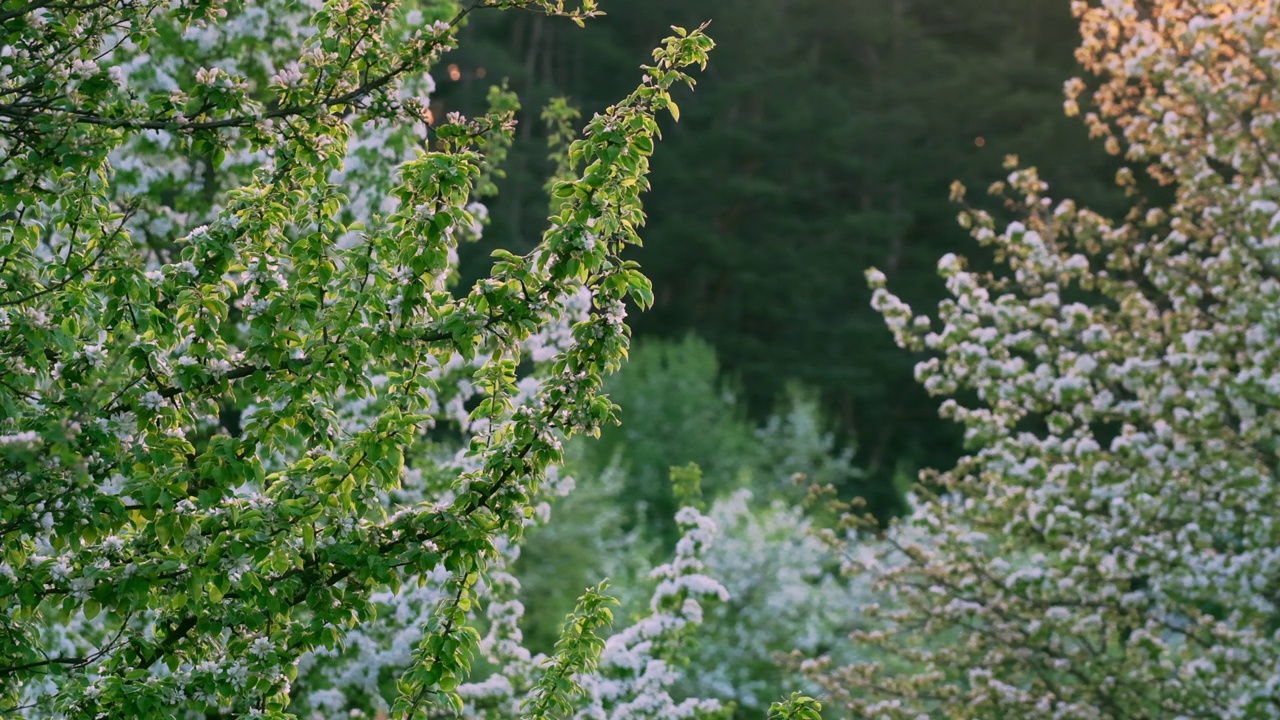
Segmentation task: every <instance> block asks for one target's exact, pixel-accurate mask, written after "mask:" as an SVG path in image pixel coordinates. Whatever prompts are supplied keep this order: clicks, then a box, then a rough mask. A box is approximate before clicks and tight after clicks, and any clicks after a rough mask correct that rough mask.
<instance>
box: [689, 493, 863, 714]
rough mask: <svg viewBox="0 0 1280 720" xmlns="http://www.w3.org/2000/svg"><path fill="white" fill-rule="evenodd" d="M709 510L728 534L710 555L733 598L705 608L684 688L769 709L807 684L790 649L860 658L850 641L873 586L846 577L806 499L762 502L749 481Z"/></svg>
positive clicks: (740, 708) (746, 708)
mask: <svg viewBox="0 0 1280 720" xmlns="http://www.w3.org/2000/svg"><path fill="white" fill-rule="evenodd" d="M707 515H708V516H709V517H710V518H711V519H712V520H713V521H714V522H715V523H716V526H717V527H719V529H720V533H719V538H718V539H717V540H716V542H715V543H714V544H712V546H711V548H710V549H709V550H708V551H707V553H706V555H705V557H704V559H703V562H704V563H705V565H706V572H707V573H708V574H709V575H710V576H712V577H715V578H717V579H719V580H721V582H723V583H724V585H725V589H726V590H727V591H728V596H729V598H728V600H727V601H726V602H724V603H721V604H717V605H715V606H713V607H712V608H711V609H710V610H709V611H707V614H706V620H705V623H704V625H703V629H702V631H701V632H700V633H699V634H698V639H697V645H696V648H695V649H694V650H693V651H692V653H691V655H692V661H691V662H690V663H689V665H688V667H687V668H686V669H685V671H684V677H683V678H682V681H681V687H685V688H689V689H690V690H691V691H692V690H694V689H696V690H697V692H699V693H702V694H705V695H709V696H712V697H717V698H720V699H721V700H723V701H725V702H726V703H728V702H732V703H733V704H734V705H735V706H736V712H737V716H738V717H754V718H759V717H764V716H765V714H766V712H767V710H768V708H769V705H770V703H772V702H773V701H775V700H777V699H778V698H779V697H781V696H783V695H784V691H789V690H792V689H795V688H797V687H800V686H801V685H802V684H804V682H805V681H804V679H803V677H802V676H801V675H800V674H799V673H798V672H796V670H795V668H794V667H793V663H791V662H790V661H789V659H788V656H789V655H790V654H791V653H793V652H795V653H799V654H801V655H808V656H814V655H819V654H823V655H827V656H828V657H833V658H838V659H839V660H842V661H851V660H853V659H855V655H853V652H854V648H852V647H851V646H850V645H849V644H848V643H847V642H843V639H844V637H845V636H846V635H847V634H848V633H849V632H850V631H851V630H853V629H854V628H855V627H856V623H858V621H859V618H858V616H857V613H856V609H857V608H858V607H859V606H860V605H862V604H864V603H866V602H869V601H870V600H871V599H872V597H873V594H872V593H871V592H870V591H869V588H867V587H866V585H865V583H863V582H860V581H859V580H856V579H854V580H852V581H851V580H850V579H848V578H843V577H841V575H840V572H839V569H840V565H839V562H838V560H837V559H836V557H837V556H834V555H833V553H832V551H831V543H830V541H829V540H827V539H825V538H824V535H825V534H824V533H823V532H822V531H821V529H820V528H818V527H816V526H815V524H814V522H813V521H812V520H811V519H810V518H808V517H806V514H805V511H804V510H803V509H802V508H801V507H799V506H796V505H790V504H787V503H785V502H783V501H782V500H774V501H773V502H770V503H767V504H765V505H764V506H763V507H760V503H758V501H755V500H754V498H753V497H752V493H751V491H750V490H746V489H742V490H738V491H737V492H734V493H733V494H731V495H729V496H728V497H726V498H723V499H721V500H717V501H716V502H714V503H713V504H712V505H711V508H710V510H709V511H708V513H707Z"/></svg>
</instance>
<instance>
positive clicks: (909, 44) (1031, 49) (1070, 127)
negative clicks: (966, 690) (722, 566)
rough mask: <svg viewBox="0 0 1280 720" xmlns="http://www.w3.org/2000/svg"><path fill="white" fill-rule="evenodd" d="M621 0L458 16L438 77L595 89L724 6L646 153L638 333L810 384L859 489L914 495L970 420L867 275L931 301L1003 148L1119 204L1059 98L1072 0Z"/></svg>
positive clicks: (591, 95)
mask: <svg viewBox="0 0 1280 720" xmlns="http://www.w3.org/2000/svg"><path fill="white" fill-rule="evenodd" d="M607 12H608V15H607V16H606V17H604V18H601V19H600V20H599V21H598V22H596V23H593V24H592V26H591V27H590V28H588V30H587V31H586V32H581V33H576V32H570V31H569V30H566V29H565V28H562V27H557V26H555V25H554V24H553V23H550V22H547V21H546V20H545V19H542V18H538V17H536V16H532V15H518V16H501V17H493V16H491V17H487V18H481V19H479V21H478V22H476V23H474V24H473V25H472V26H471V27H469V28H468V30H467V33H468V34H469V36H470V37H471V38H474V40H475V42H474V43H471V44H469V45H464V47H463V49H461V50H459V51H458V52H456V53H454V54H452V55H451V56H450V60H451V61H453V62H454V63H456V67H457V70H458V77H459V80H458V81H456V82H450V81H444V80H442V83H441V88H440V91H439V93H438V95H437V97H438V98H440V99H441V103H442V104H444V106H446V107H447V106H448V103H458V104H460V105H461V106H464V107H465V106H471V105H472V104H474V103H475V102H477V101H478V100H479V99H480V98H481V97H482V96H483V88H484V86H485V85H486V83H487V82H489V81H490V80H491V79H492V78H494V77H510V78H511V83H512V87H513V88H517V89H519V90H521V91H522V92H527V93H532V95H533V96H534V97H537V96H540V95H541V96H550V95H554V94H566V95H568V96H569V97H571V98H573V99H574V100H575V101H577V102H581V103H582V104H583V106H584V107H597V106H599V105H600V104H601V103H605V102H607V99H608V98H610V97H613V96H614V95H616V94H617V92H618V90H619V89H620V88H622V87H624V86H625V85H626V83H628V82H630V81H631V78H632V77H633V76H634V67H635V61H634V57H635V54H636V53H637V52H641V51H642V49H643V48H644V47H646V46H647V45H648V44H650V43H651V42H652V41H653V40H654V39H655V38H659V37H661V35H662V34H663V32H664V29H665V27H666V23H667V22H668V21H669V19H670V18H679V19H682V20H687V19H690V18H704V17H711V18H713V19H714V20H713V25H712V27H714V29H715V33H716V35H717V38H718V40H719V43H720V45H719V49H718V53H719V54H718V58H717V59H718V62H717V63H715V64H714V65H713V66H712V67H711V68H710V69H709V71H708V81H707V82H705V83H702V84H701V85H699V87H698V89H697V92H695V93H685V94H683V95H682V96H680V97H679V101H680V105H681V108H682V120H681V122H680V123H679V124H678V125H675V124H671V125H670V126H669V127H664V132H665V133H666V137H665V142H666V146H667V147H670V148H671V151H670V152H669V153H666V154H664V155H662V156H661V157H658V158H656V159H655V162H654V168H653V172H654V176H653V177H654V184H653V185H654V188H653V190H652V192H651V193H650V194H649V195H648V203H649V207H650V209H651V216H652V222H651V223H650V225H649V227H648V229H647V232H646V235H645V247H644V249H643V250H639V251H633V256H634V257H636V258H638V259H640V260H641V261H642V262H643V263H644V265H645V267H646V269H647V271H648V272H649V273H650V274H651V275H652V277H653V278H654V279H655V287H656V290H655V302H654V308H653V310H652V311H651V312H649V313H647V314H645V315H644V316H641V317H638V318H637V319H636V321H635V329H636V332H637V333H638V334H639V336H640V337H641V338H644V337H651V336H652V337H668V338H678V337H680V336H683V335H684V334H685V333H687V332H689V331H693V332H696V333H697V334H698V335H699V336H701V337H703V338H705V339H707V340H708V341H710V342H711V343H712V345H713V346H714V347H715V348H716V349H717V351H718V353H719V357H720V360H721V363H722V364H723V367H724V370H725V371H726V372H727V373H728V374H730V375H732V376H734V377H736V378H737V379H738V380H739V382H738V383H737V385H736V387H737V388H738V389H739V391H740V392H741V393H742V394H743V395H744V397H745V399H746V401H747V407H748V408H749V412H750V413H751V414H752V415H753V416H754V417H756V418H763V417H764V416H765V415H766V414H767V413H768V412H770V411H771V410H772V409H773V407H774V403H775V402H776V401H777V399H778V397H779V394H780V393H781V391H782V389H783V387H784V386H785V384H786V383H787V382H790V381H795V380H799V381H802V382H804V383H806V384H808V385H810V386H812V387H814V388H816V389H818V390H819V391H820V394H821V397H822V401H823V405H824V407H825V408H826V410H827V411H828V412H829V413H831V414H832V416H833V418H834V419H835V420H836V421H837V422H838V424H839V426H840V427H841V428H842V429H843V433H842V435H843V438H844V440H845V442H849V443H856V445H857V447H858V458H859V463H860V465H862V466H864V467H865V468H867V470H868V474H867V475H866V476H865V477H864V478H863V479H861V480H858V481H856V482H851V484H850V485H848V486H847V487H846V488H845V490H846V492H848V493H849V494H860V495H863V496H865V497H868V498H869V499H870V500H871V502H872V506H873V507H874V508H875V509H876V510H877V512H881V513H888V512H894V511H898V510H900V509H901V506H900V504H899V498H898V496H897V493H895V492H894V490H893V478H894V475H895V473H896V472H897V471H899V470H904V469H905V470H907V471H908V472H911V471H913V470H914V469H917V468H920V467H942V466H945V465H946V464H947V463H948V462H950V461H952V460H954V458H955V456H956V454H957V453H958V452H959V436H958V434H957V433H956V432H955V431H954V430H953V428H952V427H951V426H950V425H949V424H947V423H943V422H941V421H939V420H938V418H937V411H936V402H935V401H932V400H930V399H929V398H928V397H927V396H926V395H925V394H924V393H923V392H922V391H921V390H920V389H919V387H918V386H917V385H916V383H915V382H914V380H913V378H912V375H911V368H912V365H913V364H914V363H915V362H916V360H918V359H919V358H918V357H913V356H912V355H910V354H907V353H903V352H901V351H900V350H898V349H896V348H895V347H894V346H893V343H892V342H891V341H890V338H889V337H888V336H886V335H885V333H884V331H883V325H882V322H881V320H880V318H879V317H878V316H877V315H876V314H875V313H874V312H873V311H872V310H871V309H870V305H869V301H870V293H869V291H868V290H867V288H866V286H865V285H864V284H863V283H862V282H859V281H857V280H856V279H854V278H855V273H857V272H860V271H861V270H862V269H863V268H866V267H868V266H871V265H875V266H877V267H881V268H884V269H885V270H886V272H890V273H891V274H892V275H893V276H894V277H895V278H898V279H899V282H900V284H899V287H900V288H901V292H902V294H903V297H904V299H906V300H907V301H909V302H912V303H913V304H928V303H935V302H937V301H938V300H939V299H940V295H939V291H938V287H937V284H936V282H935V281H934V280H935V276H934V259H935V258H937V257H938V256H939V255H941V254H942V253H944V252H947V251H949V250H952V249H954V248H955V247H957V246H961V245H963V243H964V242H965V234H964V232H963V230H962V229H960V228H959V227H958V226H957V225H956V223H955V215H956V207H955V206H954V205H953V204H952V203H951V202H950V201H949V200H948V199H947V187H948V185H949V184H950V183H951V182H952V181H953V180H957V179H958V180H962V181H964V182H966V183H971V184H977V185H981V184H984V183H985V182H988V181H989V180H990V179H991V178H992V177H995V176H998V174H999V173H1000V169H999V168H1000V162H1001V160H1002V159H1003V157H1004V156H1005V155H1006V154H1010V153H1022V154H1026V155H1029V156H1034V157H1035V158H1036V162H1037V165H1038V166H1039V167H1040V168H1042V172H1043V173H1044V175H1045V176H1046V177H1047V178H1048V179H1049V180H1051V181H1052V182H1054V183H1055V187H1061V188H1063V190H1064V192H1069V193H1071V194H1072V196H1074V197H1080V198H1082V199H1084V200H1087V201H1090V202H1091V203H1092V204H1093V205H1094V206H1097V207H1100V208H1102V209H1104V210H1105V209H1108V208H1111V207H1115V203H1116V199H1117V197H1118V193H1116V192H1114V190H1113V186H1112V185H1111V182H1110V179H1111V176H1112V175H1113V174H1114V170H1115V167H1114V163H1112V162H1111V161H1109V160H1108V158H1107V156H1106V154H1105V153H1104V152H1103V151H1102V149H1101V147H1100V146H1099V145H1098V144H1097V143H1095V142H1090V141H1089V140H1088V138H1087V133H1086V131H1085V129H1084V128H1083V127H1081V126H1080V124H1079V123H1077V122H1074V121H1072V120H1070V119H1068V118H1064V117H1063V116H1062V112H1061V107H1062V83H1063V80H1064V79H1065V78H1067V77H1070V76H1072V75H1074V74H1075V73H1076V72H1077V70H1076V65H1075V62H1074V59H1073V57H1072V52H1073V50H1074V48H1075V47H1076V45H1077V44H1078V37H1079V33H1078V30H1077V28H1076V26H1075V23H1074V20H1073V19H1072V17H1071V14H1070V11H1069V4H1068V3H1066V2H1060V1H1058V0H1030V1H1028V0H961V1H959V2H951V3H937V2H920V1H913V0H837V1H836V2H810V1H809V0H790V1H788V2H773V1H772V0H715V1H714V2H713V1H710V0H691V1H690V0H679V1H672V0H656V1H655V2H645V3H636V2H630V3H617V4H615V5H611V6H609V7H608V8H607ZM478 73H483V75H484V77H482V78H481V77H477V74H478ZM520 132H521V133H523V134H526V135H529V136H537V135H538V134H539V128H538V125H537V124H536V123H532V122H526V123H525V124H524V125H523V127H522V128H521V131H520ZM542 162H543V161H542V160H541V156H540V155H539V154H538V151H537V145H536V144H532V145H530V146H527V147H526V148H524V149H523V151H522V150H521V149H520V148H517V149H516V151H515V152H514V153H513V156H512V164H511V168H510V171H509V174H508V177H507V178H506V180H505V181H503V182H502V183H500V185H501V187H502V191H503V192H502V195H501V197H500V199H499V200H498V202H497V207H501V208H502V212H501V213H500V214H498V215H500V217H498V216H497V215H495V217H496V220H495V223H494V226H493V228H492V229H491V230H490V231H489V234H488V235H487V237H488V238H489V239H490V241H492V242H509V243H520V242H528V240H529V238H531V237H532V235H531V232H532V230H533V227H534V225H535V224H536V222H537V221H538V218H539V212H538V208H540V207H541V204H542V203H543V195H542V186H541V180H540V179H539V175H538V173H539V172H540V171H541V169H542ZM475 271H476V272H478V268H477V269H476V270H475Z"/></svg>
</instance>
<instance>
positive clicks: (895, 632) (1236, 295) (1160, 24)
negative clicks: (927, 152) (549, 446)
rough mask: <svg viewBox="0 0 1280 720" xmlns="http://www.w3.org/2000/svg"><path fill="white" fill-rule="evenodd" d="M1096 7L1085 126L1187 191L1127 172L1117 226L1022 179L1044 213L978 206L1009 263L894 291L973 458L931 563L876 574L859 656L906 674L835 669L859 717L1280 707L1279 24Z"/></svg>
mask: <svg viewBox="0 0 1280 720" xmlns="http://www.w3.org/2000/svg"><path fill="white" fill-rule="evenodd" d="M1073 8H1074V11H1075V13H1076V15H1077V17H1078V18H1079V20H1080V24H1081V31H1082V36H1083V39H1084V41H1083V45H1082V46H1081V48H1080V50H1079V53H1078V57H1079V59H1080V60H1081V62H1082V63H1083V64H1084V65H1085V67H1086V68H1087V69H1088V70H1089V71H1090V72H1092V73H1094V74H1095V75H1096V76H1097V77H1098V78H1099V84H1098V86H1097V88H1096V90H1095V92H1094V94H1093V98H1092V101H1093V102H1092V105H1091V106H1089V105H1085V104H1084V103H1083V101H1082V100H1080V98H1081V96H1082V95H1083V92H1084V88H1085V84H1084V83H1083V82H1082V81H1072V82H1070V83H1068V85H1067V93H1068V103H1067V110H1068V112H1069V113H1073V114H1074V113H1076V112H1080V111H1085V112H1086V115H1085V118H1086V120H1087V121H1088V123H1089V125H1090V127H1091V129H1092V130H1093V132H1094V134H1095V135H1097V136H1099V137H1102V138H1105V140H1106V142H1107V144H1108V146H1109V147H1110V148H1111V149H1112V150H1113V151H1114V152H1117V153H1121V152H1123V156H1124V158H1125V159H1126V160H1127V161H1128V162H1129V163H1130V164H1131V165H1132V166H1133V167H1135V168H1137V169H1139V170H1145V171H1146V172H1147V173H1148V174H1149V175H1150V176H1151V177H1152V178H1153V179H1154V180H1155V181H1157V182H1158V183H1160V184H1161V185H1163V186H1164V188H1162V189H1161V190H1160V192H1158V193H1153V194H1154V195H1155V196H1157V197H1168V198H1170V200H1169V201H1168V202H1167V203H1164V202H1161V203H1154V202H1150V201H1147V200H1144V199H1143V198H1144V196H1143V194H1142V192H1140V191H1139V190H1138V188H1139V184H1138V183H1137V182H1136V180H1135V173H1134V172H1131V171H1129V170H1124V171H1122V172H1121V173H1120V177H1119V180H1120V182H1121V184H1122V185H1125V186H1126V187H1128V188H1130V189H1131V190H1132V191H1133V192H1132V196H1133V198H1134V209H1133V212H1131V213H1130V214H1129V215H1128V216H1127V217H1126V218H1123V219H1119V220H1111V219H1108V218H1104V217H1100V216H1099V215H1098V214H1096V213H1093V212H1090V211H1089V210H1087V209H1086V208H1083V207H1079V206H1077V205H1076V204H1075V203H1073V202H1071V201H1070V200H1057V199H1053V198H1051V197H1050V196H1048V195H1047V194H1046V192H1047V187H1046V184H1045V183H1044V182H1042V181H1041V180H1040V179H1039V178H1038V177H1037V176H1036V174H1035V172H1034V171H1031V170H1015V171H1014V172H1013V173H1012V174H1011V175H1010V176H1009V178H1008V182H1007V184H1006V183H1000V184H998V187H997V188H996V190H1001V189H1005V188H1007V189H1009V190H1010V191H1011V193H1012V196H1013V200H1014V206H1015V207H1016V208H1021V211H1020V212H1021V214H1022V215H1023V217H1022V219H1021V220H1020V221H1018V222H1014V223H1011V224H1009V225H1007V226H1005V227H1003V228H997V227H995V224H994V222H993V221H992V219H991V217H990V216H989V215H987V214H985V213H983V212H979V211H973V212H966V213H965V214H964V215H963V216H962V221H963V222H964V223H966V224H969V225H970V226H971V227H972V229H973V234H974V237H975V238H977V239H978V241H979V242H980V243H981V244H982V245H983V246H984V247H985V248H988V249H989V250H990V251H991V252H992V253H993V254H994V255H995V258H996V260H997V261H998V262H999V267H998V269H997V270H996V271H995V272H992V273H979V272H975V271H972V270H970V269H969V268H968V266H967V264H966V262H965V261H964V260H963V259H962V258H959V257H956V256H954V255H948V256H946V257H944V258H942V260H941V261H940V263H939V273H940V274H941V276H942V277H943V278H944V279H945V280H946V284H947V288H948V290H949V291H950V293H951V295H952V298H951V299H950V300H947V301H945V302H943V303H942V304H941V305H940V306H939V307H938V313H937V315H936V317H927V316H924V315H919V314H917V313H916V312H914V311H913V310H912V309H911V308H909V307H907V306H906V305H905V304H904V303H902V302H901V301H900V300H898V299H897V298H895V297H894V296H893V295H891V294H890V293H889V292H888V291H887V290H886V289H885V278H884V277H883V276H882V275H880V274H879V273H877V272H874V271H872V272H871V273H869V278H870V280H871V283H872V286H873V287H874V288H875V298H874V303H875V305H876V307H877V308H878V309H879V310H880V311H881V312H882V313H883V314H884V316H885V319H886V321H887V322H888V324H889V326H890V328H891V329H892V330H893V331H894V333H895V335H896V337H897V338H898V341H899V343H900V344H902V345H903V346H905V347H910V348H926V349H928V350H929V351H931V352H932V353H933V355H934V357H933V359H930V360H927V361H925V362H923V363H921V364H920V365H919V366H918V368H917V374H918V377H919V379H920V381H921V382H922V383H924V385H925V387H926V388H928V389H929V390H930V391H931V392H933V393H934V394H937V395H940V396H944V397H947V398H948V399H947V400H945V401H944V403H943V404H942V412H943V414H944V415H945V416H947V417H949V418H952V419H954V420H956V421H957V422H960V423H962V424H963V425H964V427H965V431H966V437H967V440H968V447H969V454H968V455H966V456H965V457H964V458H962V459H961V460H960V461H959V462H958V464H957V465H956V467H954V468H953V469H951V470H949V471H947V472H945V473H942V474H941V475H939V476H938V477H936V478H932V480H933V481H934V487H935V488H936V490H937V491H938V495H937V496H936V497H932V498H929V499H926V500H925V501H923V502H922V503H921V504H920V506H919V507H918V508H917V510H916V512H915V514H914V516H913V517H912V518H910V519H909V520H908V521H906V522H904V523H902V524H901V525H900V526H899V527H898V528H896V529H894V530H892V531H891V532H890V533H889V535H888V540H889V542H890V546H889V547H891V548H895V551H896V552H898V553H900V554H901V556H903V557H905V558H907V559H908V561H907V562H905V563H889V564H886V565H883V566H879V567H877V560H876V559H875V558H866V561H865V562H864V563H862V564H863V565H866V566H868V567H869V570H868V572H870V573H871V574H872V575H873V576H874V577H875V578H876V581H877V584H878V586H879V587H880V588H882V589H883V591H884V592H885V593H886V596H887V597H888V598H889V599H890V600H891V605H890V606H889V609H886V610H884V611H883V612H880V613H879V614H878V615H879V618H880V627H878V628H876V629H875V630H873V631H867V632H863V633H859V634H856V635H855V638H856V639H858V640H859V641H863V642H868V643H872V644H874V645H876V646H879V647H881V648H883V650H884V651H885V652H887V653H893V654H895V655H897V656H899V657H901V658H902V661H903V665H900V666H899V667H898V668H897V670H896V671H891V670H890V669H889V668H888V667H886V666H885V665H884V664H883V663H853V664H848V665H843V666H841V665H839V664H837V663H830V664H825V663H821V662H818V663H813V664H811V665H810V669H811V671H812V673H813V675H814V677H815V678H816V679H817V680H819V681H821V682H822V683H823V685H824V686H825V687H826V689H827V690H828V691H829V692H830V693H831V696H832V698H833V699H835V700H837V701H838V702H839V704H840V705H842V706H844V707H845V708H846V709H847V710H848V711H850V712H851V714H853V715H854V716H856V717H876V718H921V717H939V718H941V717H946V718H965V717H972V718H993V717H1009V718H1020V719H1036V718H1046V719H1048V718H1054V719H1072V720H1075V719H1079V720H1085V719H1088V720H1095V719H1101V718H1109V719H1119V718H1126V719H1132V718H1153V719H1154V718H1192V717H1203V718H1249V719H1251V720H1255V719H1260V718H1275V717H1280V635H1277V629H1278V628H1280V607H1278V606H1277V603H1280V523H1277V508H1278V507H1280V478H1277V467H1278V463H1280V452H1278V450H1280V445H1277V440H1278V436H1277V432H1278V431H1280V205H1278V204H1277V203H1278V201H1280V177H1277V172H1280V153H1278V152H1277V148H1278V147H1280V97H1277V93H1280V84H1277V81H1276V80H1277V78H1280V13H1277V8H1276V7H1275V5H1274V3H1269V2H1254V1H1253V0H1226V1H1218V2H1200V1H1197V0H1153V1H1151V2H1141V3H1135V2H1120V1H1117V0H1105V1H1103V2H1080V1H1078V0H1077V2H1074V3H1073ZM903 668H906V670H904V669H903Z"/></svg>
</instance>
